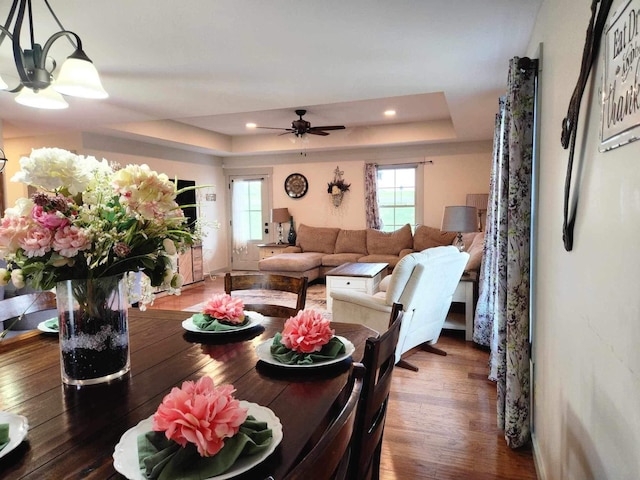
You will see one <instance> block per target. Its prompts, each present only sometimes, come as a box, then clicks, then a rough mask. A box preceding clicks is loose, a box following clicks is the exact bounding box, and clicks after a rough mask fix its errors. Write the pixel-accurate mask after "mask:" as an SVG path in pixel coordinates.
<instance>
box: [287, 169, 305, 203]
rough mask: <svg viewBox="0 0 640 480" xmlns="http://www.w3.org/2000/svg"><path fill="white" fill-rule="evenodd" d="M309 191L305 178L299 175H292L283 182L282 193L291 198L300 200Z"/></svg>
mask: <svg viewBox="0 0 640 480" xmlns="http://www.w3.org/2000/svg"><path fill="white" fill-rule="evenodd" d="M308 189H309V183H308V182H307V178H306V177H305V176H304V175H302V174H301V173H292V174H291V175H289V176H288V177H287V178H286V180H285V181H284V191H285V192H287V195H289V196H290V197H291V198H302V197H304V196H305V194H306V193H307V190H308Z"/></svg>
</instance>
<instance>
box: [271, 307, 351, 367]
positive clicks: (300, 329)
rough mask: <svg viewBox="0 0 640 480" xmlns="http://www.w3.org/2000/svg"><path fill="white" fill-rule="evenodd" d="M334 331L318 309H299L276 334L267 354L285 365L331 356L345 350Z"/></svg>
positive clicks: (299, 363)
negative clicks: (269, 353) (269, 352)
mask: <svg viewBox="0 0 640 480" xmlns="http://www.w3.org/2000/svg"><path fill="white" fill-rule="evenodd" d="M334 334H335V330H333V329H332V328H331V322H330V321H329V320H328V319H326V318H323V317H322V314H321V313H320V312H318V311H316V310H313V309H308V310H301V311H300V312H298V314H297V315H296V316H294V317H290V318H289V319H288V320H287V321H285V323H284V328H283V330H282V333H276V335H275V336H274V338H273V343H272V345H271V355H272V356H273V357H274V358H275V359H276V360H278V361H279V362H281V363H285V364H289V365H291V364H298V365H305V364H311V363H314V362H317V361H322V360H328V359H334V358H336V357H337V356H338V355H341V354H343V353H344V352H345V345H344V343H342V341H341V340H340V339H339V338H338V337H336V336H335V335H334Z"/></svg>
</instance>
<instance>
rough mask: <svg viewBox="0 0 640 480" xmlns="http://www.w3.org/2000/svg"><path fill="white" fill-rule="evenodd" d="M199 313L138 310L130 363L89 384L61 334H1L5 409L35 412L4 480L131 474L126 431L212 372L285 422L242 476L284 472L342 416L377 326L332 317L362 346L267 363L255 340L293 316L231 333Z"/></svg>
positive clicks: (3, 468)
mask: <svg viewBox="0 0 640 480" xmlns="http://www.w3.org/2000/svg"><path fill="white" fill-rule="evenodd" d="M193 313H194V312H185V311H175V310H155V309H153V310H151V309H150V310H146V311H140V310H138V309H137V308H131V309H130V310H129V345H130V357H131V370H130V372H129V373H127V374H126V375H125V376H123V377H122V378H120V379H118V380H114V381H111V382H108V383H104V384H99V385H90V386H82V387H80V388H78V387H74V386H68V385H65V384H63V383H62V380H61V373H60V351H59V347H58V337H57V334H47V333H43V332H40V331H38V330H34V331H30V332H28V333H25V334H22V335H19V336H16V337H13V338H11V339H9V340H3V341H1V342H0V411H3V412H9V413H10V414H14V415H19V416H24V417H26V419H27V421H28V425H29V428H28V433H27V434H26V437H25V439H24V440H23V441H22V442H21V443H20V444H19V445H18V446H17V447H16V448H14V449H13V450H12V451H11V452H9V453H6V454H5V455H4V456H3V457H2V458H0V478H2V479H33V480H35V479H37V480H43V479H55V480H60V479H84V478H87V479H100V480H105V479H123V478H127V477H125V476H123V475H121V473H119V472H118V471H117V470H116V468H115V467H114V459H113V454H114V449H115V447H116V445H117V444H118V443H119V441H120V440H121V438H122V436H123V434H125V432H127V431H128V430H129V429H132V428H133V427H135V426H136V425H137V424H138V423H139V422H141V421H142V420H144V419H147V418H149V417H151V416H152V415H153V414H154V413H155V412H156V410H157V408H158V406H159V405H160V404H161V403H162V400H163V398H164V397H165V396H166V395H167V394H168V393H169V392H170V391H171V389H172V388H174V387H180V386H181V385H182V383H183V382H184V381H187V380H191V381H196V380H198V379H199V378H201V377H203V376H209V377H211V378H212V379H213V381H214V383H215V385H216V386H218V385H224V384H231V385H233V387H234V388H235V390H236V391H235V394H234V395H235V397H236V398H237V399H239V400H246V401H248V402H252V403H255V404H258V405H260V406H263V407H267V408H268V409H270V410H271V411H272V412H273V413H274V414H275V416H276V417H277V418H278V419H279V420H280V423H281V424H282V440H281V442H280V443H279V444H278V445H277V447H276V448H275V450H274V452H273V453H272V454H271V455H269V456H268V457H267V458H266V459H264V460H263V461H262V462H261V463H258V464H257V465H255V466H253V467H252V468H251V469H250V470H248V471H246V472H244V473H241V474H239V476H236V477H234V478H238V479H243V480H245V479H251V480H255V479H264V478H268V477H269V476H271V477H273V478H274V479H276V480H278V479H281V478H282V477H283V476H284V475H286V473H287V472H288V471H290V470H291V468H292V467H293V466H294V465H295V464H296V463H297V461H299V460H300V458H301V457H302V456H303V455H304V454H305V452H306V451H307V450H308V448H309V447H310V445H312V444H313V443H314V442H315V441H317V439H318V438H319V435H321V433H322V431H323V430H324V429H325V428H326V426H327V425H328V423H329V422H330V419H331V418H332V415H334V414H335V403H336V399H337V398H338V397H339V394H340V392H341V390H342V389H343V387H344V385H346V383H347V379H348V374H349V367H350V364H351V363H352V362H354V361H361V360H362V357H363V353H364V346H365V343H366V339H367V338H369V337H372V336H376V335H377V333H376V332H375V331H373V330H371V329H369V328H367V327H365V326H363V325H360V324H355V323H337V322H332V323H331V328H332V329H334V330H335V335H339V336H342V337H344V338H346V339H348V340H349V341H350V342H351V343H353V345H354V347H355V351H354V352H353V354H352V355H351V356H350V357H348V358H346V359H344V360H342V361H340V362H334V363H331V364H329V365H324V366H317V367H315V368H314V367H311V368H292V367H286V366H278V365H275V364H272V363H271V362H265V361H263V359H261V358H260V357H259V356H258V353H257V351H256V347H258V346H259V345H260V344H262V343H263V342H265V341H267V340H268V339H271V338H272V337H273V336H274V335H275V334H276V333H277V332H281V331H282V328H283V325H284V321H285V319H283V318H273V317H263V318H261V320H260V321H259V322H256V325H254V326H252V327H251V328H247V329H245V330H242V331H238V332H232V333H227V334H206V333H197V332H191V331H188V330H187V329H185V327H184V326H183V322H184V321H185V320H186V319H188V318H189V317H190V316H191V315H192V314H193Z"/></svg>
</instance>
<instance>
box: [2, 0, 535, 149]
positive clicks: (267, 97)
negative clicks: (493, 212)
mask: <svg viewBox="0 0 640 480" xmlns="http://www.w3.org/2000/svg"><path fill="white" fill-rule="evenodd" d="M7 3H8V2H3V6H2V7H0V17H2V18H4V17H5V16H6V14H7V12H8V5H7ZM33 3H34V23H35V37H36V41H37V42H38V43H42V44H44V43H45V41H46V39H47V38H48V37H49V36H50V35H51V34H52V33H54V31H56V30H57V29H56V28H55V26H54V24H53V22H52V20H51V17H50V15H49V13H48V12H47V11H46V10H45V8H44V6H43V5H42V4H41V2H40V0H33ZM50 3H51V4H52V7H53V8H54V10H55V12H56V14H57V15H58V17H59V18H60V20H61V22H62V23H63V25H64V26H65V28H66V29H68V30H72V31H74V32H76V33H77V34H78V35H79V36H80V37H81V39H82V41H83V45H84V49H85V51H86V53H87V54H88V55H89V57H90V58H91V59H92V60H93V62H94V63H95V65H96V67H97V68H98V70H99V72H100V74H101V77H102V82H103V85H104V87H105V89H106V90H107V91H108V92H109V94H110V97H109V98H108V99H106V100H81V99H74V98H67V100H68V102H69V105H70V107H69V108H68V109H67V110H63V111H43V110H35V109H31V108H28V107H23V106H20V105H18V104H16V103H15V102H14V100H13V97H14V95H13V94H10V93H6V92H0V118H2V119H3V122H4V123H3V132H4V137H5V138H14V137H20V136H25V135H31V134H41V133H50V132H59V131H64V130H81V131H93V132H100V133H108V134H110V135H117V136H134V137H137V138H141V139H143V140H145V141H150V142H158V143H164V144H166V143H170V144H171V143H175V144H176V145H180V146H182V147H183V148H189V147H188V146H186V144H189V143H194V144H198V145H196V147H197V149H198V150H200V151H208V152H210V153H214V154H218V155H238V154H248V153H251V154H255V153H260V152H267V151H269V152H273V151H279V150H286V149H288V148H291V146H286V144H289V145H291V142H286V141H285V143H282V138H284V137H281V138H280V139H278V138H276V137H277V136H278V133H280V132H277V131H270V130H261V129H258V130H248V129H247V128H246V127H245V124H246V123H247V122H255V123H257V124H258V125H261V126H269V127H282V128H287V127H289V126H290V124H291V121H292V120H295V119H296V118H297V116H296V115H295V113H294V110H296V109H298V108H305V109H307V110H308V113H307V115H306V116H305V119H306V120H308V121H310V122H311V125H312V126H317V125H334V124H339V125H345V126H346V130H344V131H336V132H332V133H331V135H330V136H328V137H319V136H312V137H311V138H310V139H309V142H308V143H307V148H318V149H322V148H345V147H346V148H349V147H360V146H370V145H372V144H380V143H384V144H387V145H388V144H394V143H397V144H403V143H404V144H407V143H414V144H415V143H429V142H442V141H474V140H489V139H491V138H492V136H493V123H494V115H495V112H496V106H497V98H498V96H499V95H500V94H502V93H503V92H504V89H505V84H506V76H507V65H508V60H509V59H510V58H511V57H513V56H516V55H519V56H523V55H524V54H525V49H526V46H527V43H528V40H529V37H530V35H531V30H532V26H533V24H534V21H535V16H536V14H537V11H538V8H539V5H540V3H541V0H394V1H390V0H386V1H385V0H324V1H317V0H270V1H264V0H263V1H259V0H183V1H181V2H176V1H175V0H174V1H170V0H134V1H131V0H110V1H103V0H50ZM3 9H7V11H3ZM70 53H71V46H70V45H69V43H68V42H66V41H65V39H64V38H61V39H59V40H58V41H56V43H55V44H54V46H53V48H52V50H51V56H52V57H54V58H55V59H56V60H57V62H58V64H61V63H62V61H63V59H64V58H65V57H66V56H67V55H69V54H70ZM11 54H12V53H11V48H10V43H9V42H8V41H6V40H5V42H4V43H3V44H2V45H1V46H0V75H1V76H2V77H3V78H4V79H5V81H7V83H9V84H10V86H13V85H14V84H16V83H17V75H16V73H15V69H14V68H13V60H12V58H11ZM389 108H393V109H395V110H396V111H397V115H396V118H395V119H392V120H390V119H386V118H384V117H383V111H384V110H387V109H389ZM159 121H163V122H159ZM167 121H168V122H167ZM149 122H152V123H149ZM174 122H179V124H175V123H174ZM396 124H397V125H396ZM167 125H169V126H178V127H181V128H178V130H180V131H181V132H183V133H182V134H183V135H184V132H190V134H191V133H193V134H194V137H198V140H194V141H189V142H186V141H185V142H183V141H181V140H180V139H179V138H171V135H167V133H166V129H164V133H163V131H162V130H163V129H162V128H160V129H158V128H155V127H157V126H164V127H166V126H167ZM363 129H367V134H366V135H364V134H362V131H363ZM355 132H360V134H359V135H355ZM249 136H250V137H249ZM285 137H286V136H285ZM374 138H375V139H374Z"/></svg>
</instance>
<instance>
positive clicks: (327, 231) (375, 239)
mask: <svg viewBox="0 0 640 480" xmlns="http://www.w3.org/2000/svg"><path fill="white" fill-rule="evenodd" d="M455 236H456V234H455V233H450V232H442V231H440V230H439V229H437V228H433V227H428V226H426V225H419V226H418V227H416V231H415V234H413V233H412V232H411V226H410V225H409V224H406V225H405V226H403V227H401V228H399V229H398V230H396V231H394V232H381V231H379V230H374V229H371V228H367V229H362V230H345V229H340V228H329V227H311V226H309V225H304V224H301V225H300V226H299V228H298V236H297V239H296V245H295V246H290V247H287V248H285V249H283V253H281V254H279V255H275V256H272V257H269V258H265V259H263V260H260V261H259V262H258V269H259V270H260V271H264V272H268V273H278V274H284V275H294V276H306V277H307V278H308V279H309V281H312V280H315V279H317V278H324V276H325V274H326V273H327V272H328V271H329V270H331V269H332V268H334V267H337V266H339V265H342V264H343V263H349V262H367V263H388V264H389V268H388V273H391V271H392V270H393V268H394V267H395V266H396V264H397V263H398V262H399V261H400V259H401V258H402V257H404V256H405V255H408V254H410V253H412V252H420V251H423V250H426V249H427V248H432V247H439V246H443V245H451V243H452V242H453V241H454V239H455ZM463 242H464V243H465V248H466V251H467V252H468V253H469V254H470V258H469V262H468V263H467V268H466V270H478V269H479V268H480V263H481V260H482V245H483V242H484V234H483V233H476V232H474V233H467V234H464V235H463Z"/></svg>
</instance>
